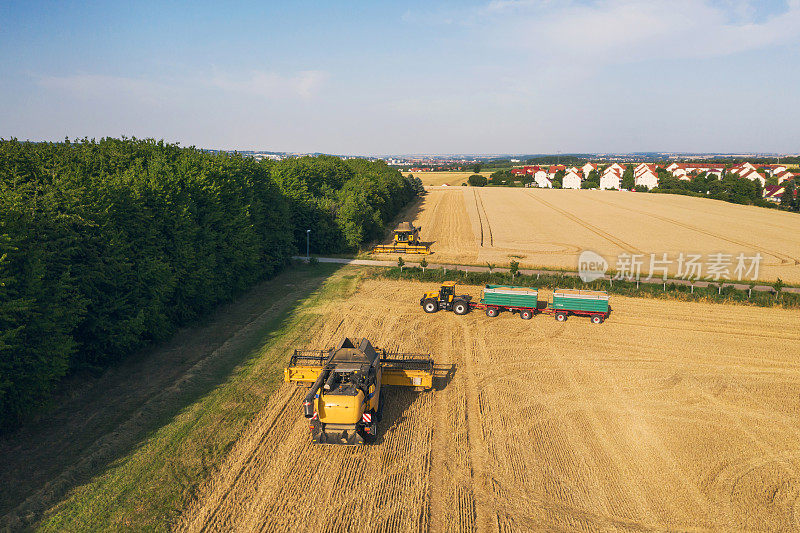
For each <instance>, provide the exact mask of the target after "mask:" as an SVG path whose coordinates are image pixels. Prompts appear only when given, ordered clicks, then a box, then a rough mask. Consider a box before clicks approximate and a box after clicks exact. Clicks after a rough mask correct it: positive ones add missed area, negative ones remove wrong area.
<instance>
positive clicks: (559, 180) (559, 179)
mask: <svg viewBox="0 0 800 533" xmlns="http://www.w3.org/2000/svg"><path fill="white" fill-rule="evenodd" d="M565 175H566V171H564V170H557V171H556V174H555V176H553V188H554V189H560V188H561V186H562V184H563V182H564V176H565Z"/></svg>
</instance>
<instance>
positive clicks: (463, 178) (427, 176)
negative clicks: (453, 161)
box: [405, 171, 491, 186]
mask: <svg viewBox="0 0 800 533" xmlns="http://www.w3.org/2000/svg"><path fill="white" fill-rule="evenodd" d="M409 174H413V175H414V176H416V177H417V178H419V179H421V180H422V184H423V185H434V186H439V185H450V186H460V185H461V184H462V183H466V182H467V178H469V177H470V176H472V175H473V174H475V173H474V172H457V171H437V172H406V173H405V175H406V176H408V175H409ZM478 174H480V175H481V176H486V177H487V178H488V177H489V175H490V174H491V172H478Z"/></svg>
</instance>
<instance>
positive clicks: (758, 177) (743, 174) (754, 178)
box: [739, 163, 767, 187]
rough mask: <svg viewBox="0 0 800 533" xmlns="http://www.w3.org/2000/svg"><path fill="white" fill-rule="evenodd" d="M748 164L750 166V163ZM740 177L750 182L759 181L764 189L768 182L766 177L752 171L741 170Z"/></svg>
mask: <svg viewBox="0 0 800 533" xmlns="http://www.w3.org/2000/svg"><path fill="white" fill-rule="evenodd" d="M748 164H749V163H748ZM739 177H740V178H747V179H749V180H750V181H758V182H760V183H761V186H762V187H763V186H764V185H765V184H766V182H767V179H766V178H765V177H764V176H762V175H761V173H759V172H756V171H755V170H750V169H743V170H741V171H740V172H739Z"/></svg>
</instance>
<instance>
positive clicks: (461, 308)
mask: <svg viewBox="0 0 800 533" xmlns="http://www.w3.org/2000/svg"><path fill="white" fill-rule="evenodd" d="M471 300H472V296H469V295H467V294H462V295H457V293H456V282H455V281H445V282H444V283H442V286H441V287H440V288H439V292H436V291H430V292H426V293H425V294H424V295H423V296H422V298H420V300H419V305H421V306H422V309H423V310H424V311H425V312H426V313H435V312H436V311H438V310H439V309H444V310H446V311H453V312H454V313H455V314H457V315H465V314H467V313H469V310H470V301H471Z"/></svg>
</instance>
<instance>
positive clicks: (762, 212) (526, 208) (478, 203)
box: [414, 187, 800, 283]
mask: <svg viewBox="0 0 800 533" xmlns="http://www.w3.org/2000/svg"><path fill="white" fill-rule="evenodd" d="M414 222H415V224H416V225H421V226H422V239H423V240H425V241H432V242H433V245H432V246H431V250H432V252H433V254H434V255H432V256H430V258H429V261H430V262H452V263H472V264H485V263H486V262H491V263H494V264H496V265H499V266H506V265H508V264H509V262H510V261H511V260H517V261H519V262H520V264H521V265H522V266H528V267H546V268H556V269H568V270H575V269H576V268H577V262H578V255H579V254H580V252H581V251H583V250H592V251H595V252H597V253H599V254H600V255H602V256H603V257H604V258H605V259H606V260H607V261H608V263H609V267H610V268H611V269H612V270H613V269H615V266H616V264H617V259H618V258H619V257H620V255H621V254H629V255H641V256H642V259H641V260H642V261H643V266H642V272H647V271H649V268H650V254H656V259H657V260H660V259H661V258H662V256H663V254H664V253H666V254H667V258H668V259H669V260H672V261H673V262H672V265H671V268H670V269H669V272H670V274H671V275H676V274H677V258H678V255H679V254H681V253H683V254H684V256H685V257H688V256H689V254H696V255H701V257H702V259H701V262H704V263H707V262H708V258H709V256H710V254H717V253H724V254H730V256H731V257H730V265H729V267H728V268H729V277H730V278H731V279H735V278H736V277H737V276H736V275H735V267H736V263H737V262H736V257H737V256H738V255H739V254H740V253H741V254H744V255H745V257H746V258H748V260H747V262H746V264H747V266H748V267H749V266H750V260H749V258H750V257H754V256H755V255H756V254H760V255H761V257H762V259H761V262H760V267H759V272H758V278H759V279H761V280H765V281H770V282H771V281H774V280H775V279H776V278H778V277H780V278H781V279H783V281H785V282H792V283H800V238H798V235H800V216H798V215H796V214H794V213H787V212H782V211H776V210H770V209H765V208H761V207H754V206H742V205H735V204H730V203H726V202H721V201H716V200H709V199H705V198H694V197H689V196H677V195H662V194H644V193H630V192H621V191H589V190H579V191H573V190H543V189H522V188H503V187H497V188H495V187H486V188H473V187H459V188H457V189H448V188H435V187H434V188H429V189H428V194H427V195H426V197H425V198H424V199H423V201H422V204H421V207H420V211H419V212H418V213H417V214H416V217H415V220H414ZM705 272H706V270H703V273H704V274H705ZM743 277H745V276H743ZM746 277H752V272H751V274H750V275H749V276H746Z"/></svg>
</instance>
